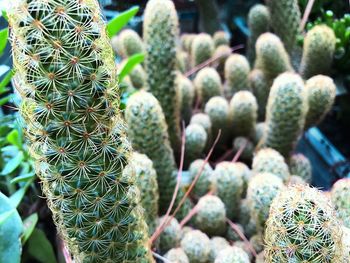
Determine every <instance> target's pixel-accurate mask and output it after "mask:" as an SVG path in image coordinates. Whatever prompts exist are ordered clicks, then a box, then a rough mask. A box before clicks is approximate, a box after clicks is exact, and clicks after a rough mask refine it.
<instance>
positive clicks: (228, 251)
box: [214, 246, 250, 263]
mask: <svg viewBox="0 0 350 263" xmlns="http://www.w3.org/2000/svg"><path fill="white" fill-rule="evenodd" d="M214 262H215V263H233V262H234V263H250V260H249V256H248V254H247V253H246V252H245V251H244V250H243V249H242V248H240V247H236V246H232V247H228V248H225V249H223V250H221V251H220V252H219V253H218V255H217V257H216V259H215V261H214Z"/></svg>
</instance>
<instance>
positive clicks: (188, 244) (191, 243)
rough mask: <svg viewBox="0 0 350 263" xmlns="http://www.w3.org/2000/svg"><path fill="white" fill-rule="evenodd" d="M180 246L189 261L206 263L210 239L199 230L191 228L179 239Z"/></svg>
mask: <svg viewBox="0 0 350 263" xmlns="http://www.w3.org/2000/svg"><path fill="white" fill-rule="evenodd" d="M181 248H182V249H183V250H184V251H185V253H186V255H187V256H188V259H189V260H190V262H191V263H207V261H208V259H209V254H210V240H209V238H208V236H207V235H206V234H204V233H203V232H201V231H200V230H192V231H190V232H188V233H186V234H185V236H184V237H183V239H182V240H181Z"/></svg>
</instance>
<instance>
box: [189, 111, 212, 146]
mask: <svg viewBox="0 0 350 263" xmlns="http://www.w3.org/2000/svg"><path fill="white" fill-rule="evenodd" d="M190 124H198V125H200V126H202V127H203V128H204V130H205V132H206V133H207V135H208V138H207V147H206V148H209V146H210V143H211V141H212V138H213V136H212V124H211V120H210V118H209V116H208V114H205V113H196V114H194V115H192V118H191V121H190Z"/></svg>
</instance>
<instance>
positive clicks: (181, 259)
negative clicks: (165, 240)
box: [164, 247, 190, 263]
mask: <svg viewBox="0 0 350 263" xmlns="http://www.w3.org/2000/svg"><path fill="white" fill-rule="evenodd" d="M164 258H166V259H167V260H169V261H170V262H176V263H190V261H189V259H188V257H187V255H186V253H185V251H183V249H182V248H180V247H179V248H172V249H170V250H169V251H168V252H167V253H166V254H165V255H164Z"/></svg>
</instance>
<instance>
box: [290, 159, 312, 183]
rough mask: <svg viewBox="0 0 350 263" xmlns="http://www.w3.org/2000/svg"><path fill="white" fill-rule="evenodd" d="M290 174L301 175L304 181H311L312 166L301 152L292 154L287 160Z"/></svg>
mask: <svg viewBox="0 0 350 263" xmlns="http://www.w3.org/2000/svg"><path fill="white" fill-rule="evenodd" d="M289 169H290V174H292V175H297V176H299V177H301V178H302V179H303V180H305V182H307V183H311V177H312V167H311V163H310V161H309V159H308V158H307V157H306V156H305V155H303V154H301V153H298V154H293V155H292V157H291V158H290V161H289Z"/></svg>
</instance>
